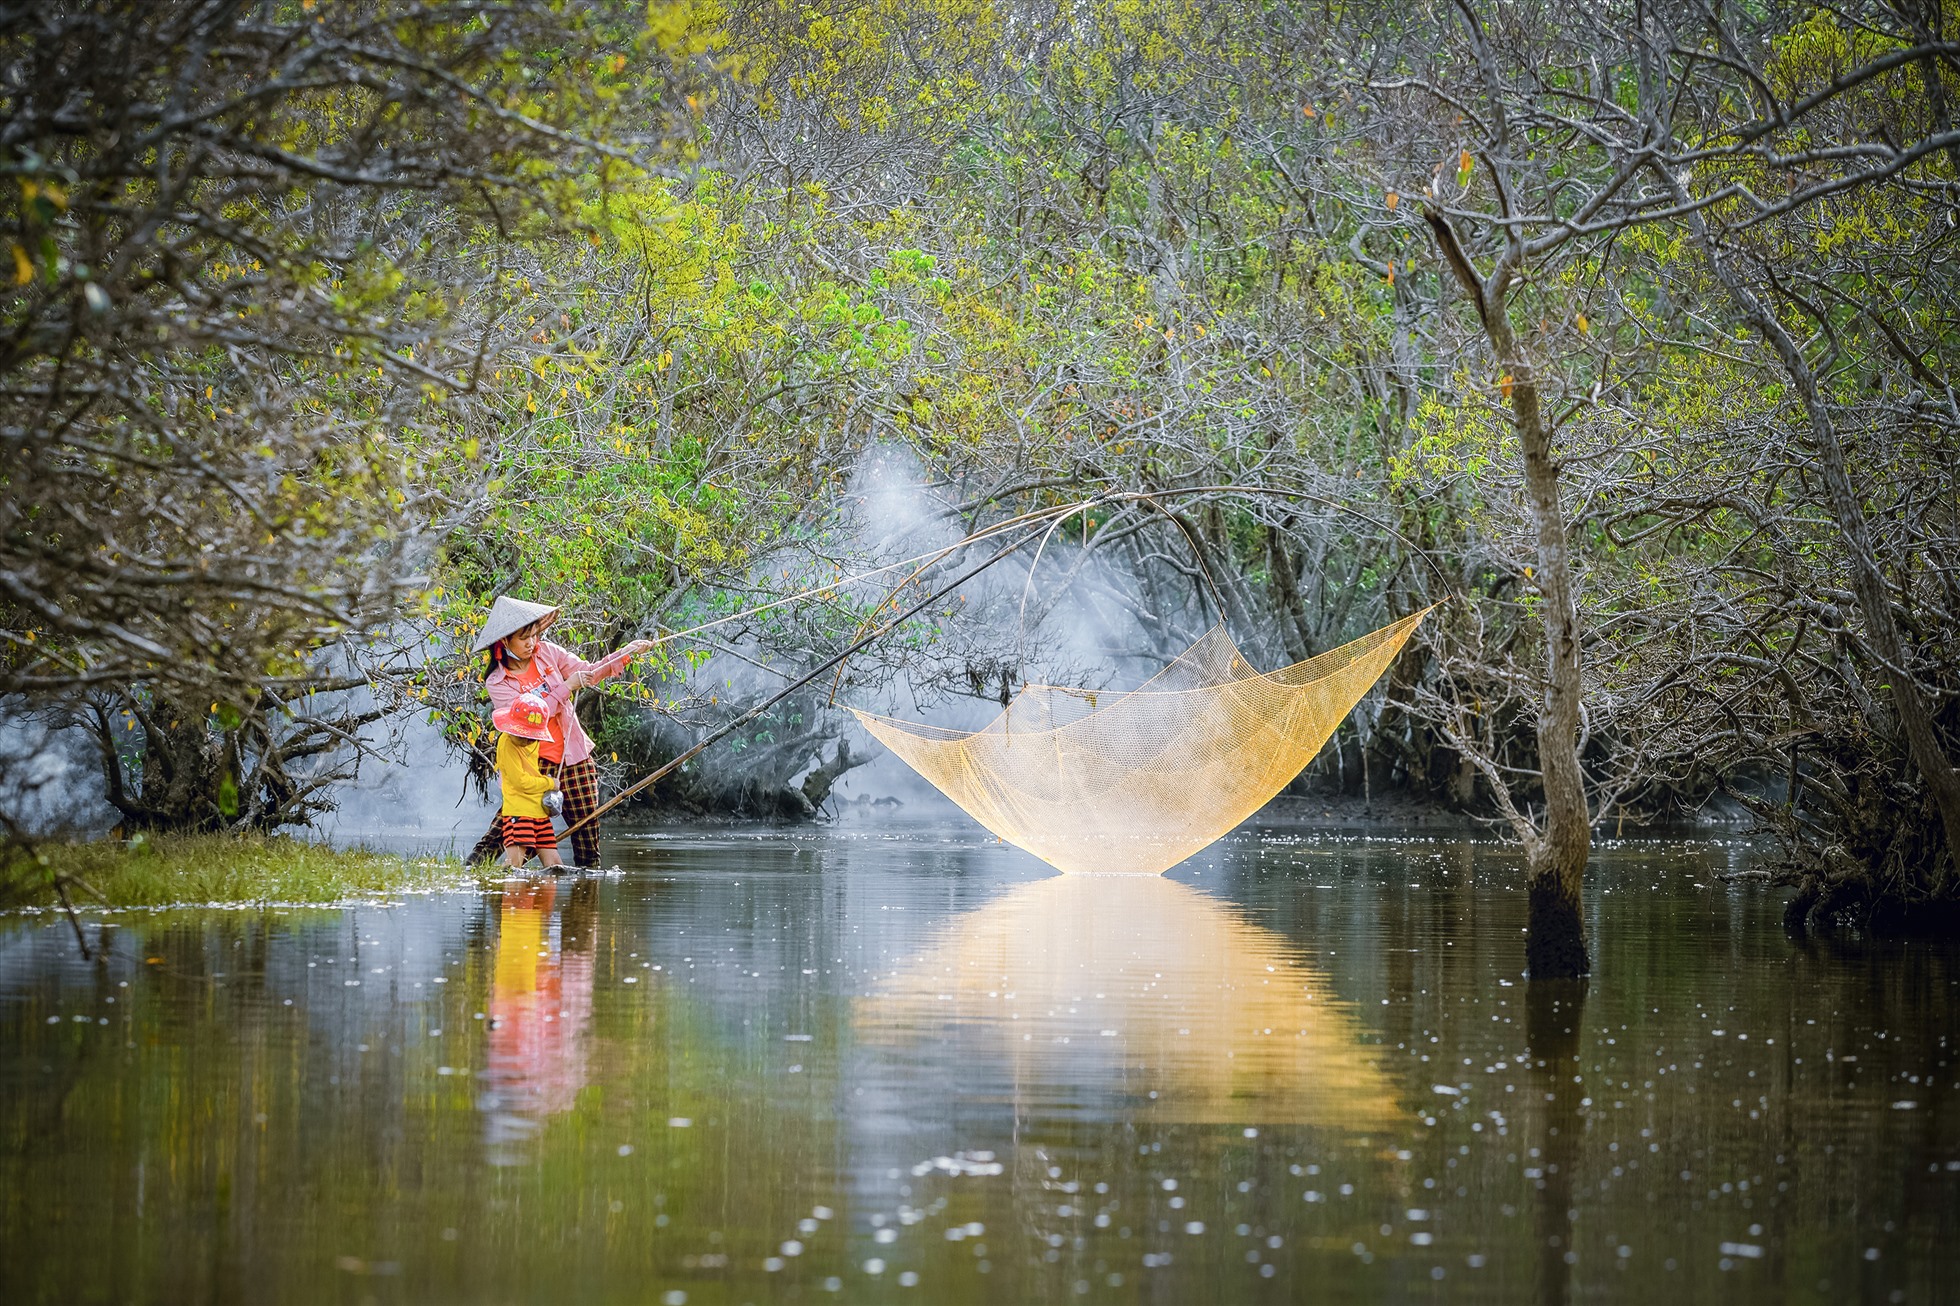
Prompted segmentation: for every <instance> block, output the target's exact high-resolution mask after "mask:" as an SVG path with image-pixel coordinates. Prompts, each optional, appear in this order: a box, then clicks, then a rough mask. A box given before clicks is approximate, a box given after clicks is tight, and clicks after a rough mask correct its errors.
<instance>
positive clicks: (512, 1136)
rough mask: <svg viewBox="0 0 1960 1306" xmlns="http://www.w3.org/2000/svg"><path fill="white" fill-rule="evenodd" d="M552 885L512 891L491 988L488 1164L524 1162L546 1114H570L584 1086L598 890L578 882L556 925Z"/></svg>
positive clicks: (502, 908) (504, 902)
mask: <svg viewBox="0 0 1960 1306" xmlns="http://www.w3.org/2000/svg"><path fill="white" fill-rule="evenodd" d="M557 894H558V884H557V881H556V880H551V879H544V880H530V881H524V882H522V883H515V884H513V885H511V886H507V887H506V888H505V890H504V892H503V894H502V895H501V902H500V905H499V911H498V924H497V942H496V953H495V963H494V965H493V967H492V973H491V983H490V1004H489V1017H490V1054H489V1066H488V1068H487V1070H486V1071H485V1079H486V1080H487V1089H486V1091H485V1093H484V1095H483V1111H484V1116H485V1138H486V1141H487V1142H488V1144H489V1150H490V1160H491V1162H492V1164H499V1165H501V1164H509V1163H511V1162H513V1161H516V1160H517V1159H519V1158H518V1157H517V1155H516V1154H515V1153H516V1152H517V1150H518V1149H519V1145H520V1144H522V1143H523V1142H524V1141H526V1140H528V1139H529V1138H530V1137H531V1136H532V1135H534V1134H535V1133H536V1132H537V1130H538V1128H539V1127H540V1126H541V1125H542V1124H543V1123H544V1117H546V1116H548V1115H552V1114H555V1113H558V1112H562V1111H569V1110H570V1109H571V1108H572V1106H573V1105H574V1103H575V1102H576V1101H577V1099H578V1092H579V1089H581V1088H583V1087H584V1086H585V1082H586V1047H585V1043H586V1033H587V1030H588V1028H589V1026H590V1025H591V1023H592V952H593V947H592V944H593V936H594V926H595V921H594V915H595V911H596V907H597V897H598V885H597V883H596V882H594V881H589V880H586V881H581V882H579V883H578V884H576V885H574V886H573V888H572V892H571V900H570V901H569V902H568V903H567V904H566V906H565V909H564V913H563V916H562V918H561V919H560V920H558V921H557V922H555V924H556V925H557V929H556V930H555V931H554V929H553V928H552V927H553V925H554V921H553V918H552V907H553V904H554V902H555V900H556V898H557Z"/></svg>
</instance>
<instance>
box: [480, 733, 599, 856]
mask: <svg viewBox="0 0 1960 1306" xmlns="http://www.w3.org/2000/svg"><path fill="white" fill-rule="evenodd" d="M538 769H539V770H540V771H543V772H544V773H545V774H546V775H549V776H556V777H557V778H558V791H559V792H560V793H562V794H564V795H565V823H566V824H567V825H570V824H572V823H573V822H576V821H578V820H579V819H581V818H582V817H585V816H588V815H590V814H591V813H592V812H594V811H596V810H597V809H598V806H599V768H598V767H597V766H595V765H593V763H592V759H591V758H589V757H588V758H586V759H585V760H584V761H583V762H574V763H572V764H571V765H570V766H565V765H564V764H562V763H559V762H540V763H539V764H538ZM503 852H504V814H503V813H502V812H498V813H497V814H496V815H495V816H493V817H491V818H490V829H489V830H488V831H486V832H485V833H484V836H483V837H482V838H481V839H478V840H477V841H476V847H474V848H472V849H470V856H469V860H470V862H471V863H472V864H474V863H477V862H487V861H493V860H495V859H496V858H498V857H501V856H503ZM572 863H573V865H576V866H597V865H598V864H599V823H598V822H597V821H594V822H592V823H591V824H590V825H588V826H586V827H585V828H584V829H582V830H580V831H578V832H577V833H576V834H574V835H573V836H572Z"/></svg>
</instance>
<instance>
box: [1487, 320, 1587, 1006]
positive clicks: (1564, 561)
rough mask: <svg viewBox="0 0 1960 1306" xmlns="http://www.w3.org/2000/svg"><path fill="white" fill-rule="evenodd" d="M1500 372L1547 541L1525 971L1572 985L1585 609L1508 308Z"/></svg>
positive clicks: (1582, 868) (1497, 323) (1554, 469)
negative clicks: (1538, 787)
mask: <svg viewBox="0 0 1960 1306" xmlns="http://www.w3.org/2000/svg"><path fill="white" fill-rule="evenodd" d="M1484 328H1485V331H1486V332H1487V333H1488V334H1489V336H1490V342H1491V345H1492V346H1493V347H1494V349H1495V350H1496V353H1497V362H1498V366H1499V367H1501V368H1503V369H1504V372H1505V374H1506V375H1507V376H1509V377H1510V382H1509V385H1510V390H1511V418H1512V425H1513V426H1514V427H1515V428H1516V429H1517V433H1518V447H1519V449H1520V450H1521V451H1522V452H1523V454H1524V483H1525V498H1526V501H1527V502H1528V503H1529V505H1530V511H1531V524H1532V527H1533V529H1534V530H1535V531H1536V533H1537V537H1538V569H1537V571H1538V574H1537V575H1536V576H1535V577H1534V578H1533V579H1534V580H1535V581H1536V582H1537V585H1538V592H1539V594H1540V595H1541V596H1542V597H1543V599H1544V603H1543V605H1542V608H1541V610H1542V612H1543V614H1544V623H1545V701H1544V703H1543V704H1542V705H1541V706H1540V707H1539V709H1538V770H1539V773H1540V775H1541V776H1542V777H1543V783H1544V786H1545V824H1544V828H1543V829H1542V830H1541V831H1539V833H1538V836H1537V837H1536V838H1535V839H1533V840H1531V841H1530V842H1529V843H1528V844H1527V845H1526V859H1525V860H1526V888H1527V889H1528V891H1529V916H1528V917H1527V924H1528V927H1529V932H1528V933H1527V935H1526V937H1525V948H1524V952H1525V968H1526V971H1527V973H1528V974H1529V975H1530V977H1531V978H1532V979H1570V978H1574V977H1576V976H1580V975H1584V974H1586V973H1587V972H1588V971H1589V970H1591V963H1590V961H1589V959H1588V958H1587V955H1586V929H1585V918H1584V916H1582V915H1581V914H1580V909H1579V889H1580V885H1581V884H1582V883H1583V882H1584V880H1585V874H1586V859H1587V858H1588V857H1589V856H1590V855H1591V854H1592V816H1591V813H1590V812H1589V810H1588V809H1587V806H1586V780H1585V775H1584V774H1583V773H1582V772H1581V771H1580V769H1579V696H1580V693H1581V683H1582V682H1581V680H1580V675H1579V609H1578V605H1577V602H1576V600H1575V598H1574V596H1573V592H1572V554H1571V550H1570V549H1569V548H1568V546H1567V544H1566V538H1565V513H1564V511H1563V509H1562V508H1561V507H1560V504H1559V468H1558V462H1557V460H1556V459H1554V458H1553V457H1552V433H1551V430H1550V428H1549V427H1548V426H1547V425H1546V423H1545V414H1544V409H1543V407H1542V406H1541V404H1540V402H1539V395H1538V383H1537V380H1536V378H1535V377H1534V376H1533V375H1532V371H1531V365H1530V363H1529V362H1527V361H1526V360H1525V358H1524V355H1523V353H1522V351H1520V350H1519V348H1518V341H1517V337H1516V335H1514V334H1513V333H1512V331H1511V324H1510V323H1509V322H1508V321H1506V320H1505V317H1504V313H1503V309H1502V307H1501V306H1499V307H1498V308H1497V309H1495V310H1493V311H1492V312H1491V314H1490V316H1489V318H1488V320H1486V322H1485V324H1484Z"/></svg>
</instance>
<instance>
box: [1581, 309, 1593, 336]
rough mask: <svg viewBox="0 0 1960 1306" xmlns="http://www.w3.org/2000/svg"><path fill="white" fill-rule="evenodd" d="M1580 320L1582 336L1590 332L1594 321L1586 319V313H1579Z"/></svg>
mask: <svg viewBox="0 0 1960 1306" xmlns="http://www.w3.org/2000/svg"><path fill="white" fill-rule="evenodd" d="M1578 320H1579V334H1580V335H1582V336H1583V335H1586V334H1588V333H1589V332H1590V331H1591V330H1592V323H1590V322H1588V321H1586V315H1585V314H1584V313H1581V314H1579V319H1578Z"/></svg>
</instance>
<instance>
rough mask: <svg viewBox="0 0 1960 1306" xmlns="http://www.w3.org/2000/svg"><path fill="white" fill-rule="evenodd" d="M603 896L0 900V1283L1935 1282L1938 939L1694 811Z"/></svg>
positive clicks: (790, 863) (716, 861) (1942, 1044)
mask: <svg viewBox="0 0 1960 1306" xmlns="http://www.w3.org/2000/svg"><path fill="white" fill-rule="evenodd" d="M607 851H608V860H613V859H616V860H617V861H618V862H619V863H620V865H621V866H622V867H623V868H624V870H623V871H622V872H621V873H619V874H616V875H608V876H600V877H589V878H581V879H576V880H560V881H556V882H554V881H550V880H531V881H519V882H513V883H511V884H510V885H508V886H507V887H506V888H505V889H504V890H503V891H502V892H500V893H494V894H490V895H487V896H485V895H477V894H452V895H444V896H438V897H431V898H416V899H410V900H408V901H406V902H404V903H401V904H398V905H392V906H373V907H355V908H349V909H345V910H306V909H291V910H281V909H263V910H260V909H255V910H249V911H220V910H210V911H173V912H166V913H157V914H147V913H121V914H117V915H114V916H111V917H109V918H107V919H108V920H109V922H110V928H109V930H108V933H107V944H108V948H107V954H106V956H104V957H102V958H100V959H98V960H96V961H93V962H85V961H82V960H81V959H80V958H79V956H78V954H77V953H76V951H75V948H74V944H73V940H72V939H71V937H70V936H69V934H68V932H67V929H66V926H65V925H63V924H61V923H60V922H58V921H55V920H52V919H50V918H47V917H25V918H22V917H15V918H4V919H0V1127H4V1131H5V1133H4V1145H3V1146H0V1203H3V1204H4V1208H3V1211H0V1247H3V1248H4V1254H0V1301H5V1302H9V1303H13V1302H22V1303H25V1302H62V1303H68V1302H171V1303H175V1302H192V1301H196V1302H254V1303H256V1302H284V1301H296V1302H311V1301H329V1302H343V1301H344V1302H349V1303H353V1302H364V1301H374V1302H417V1303H421V1302H485V1303H501V1302H545V1301H552V1302H556V1301H570V1300H577V1301H586V1302H635V1303H641V1302H662V1303H682V1302H687V1303H724V1302H725V1303H742V1302H754V1303H765V1302H785V1301H807V1302H823V1301H833V1300H838V1301H873V1302H884V1301H895V1302H907V1301H911V1302H919V1303H928V1302H931V1303H940V1302H960V1301H974V1302H979V1301H987V1302H1064V1301H1067V1302H1075V1301H1103V1302H1165V1303H1185V1302H1213V1301H1217V1302H1234V1301H1253V1302H1260V1301H1273V1302H1279V1301H1343V1300H1390V1301H1429V1300H1436V1301H1444V1300H1450V1301H1456V1300H1471V1301H1490V1302H1520V1301H1542V1302H1563V1301H1580V1300H1625V1301H1666V1300H1670V1299H1680V1300H1696V1301H1716V1300H1719V1301H1722V1302H1724V1303H1749V1302H1811V1301H1820V1302H1821V1301H1833V1302H1836V1301H1861V1302H1862V1301H1912V1302H1934V1301H1941V1300H1953V1299H1955V1298H1956V1296H1957V1295H1960V1289H1956V1288H1955V1286H1954V1285H1955V1283H1956V1281H1960V1105H1957V1104H1956V1097H1955V1094H1956V1090H1957V1089H1960V1082H1956V1081H1960V1069H1956V1065H1955V1060H1956V1039H1957V1038H1960V1016H1956V1015H1955V1011H1954V1004H1953V1002H1952V999H1953V997H1954V993H1955V981H1956V978H1960V966H1957V965H1956V962H1960V954H1957V953H1956V952H1955V951H1954V950H1952V949H1943V948H1937V947H1928V946H1889V945H1888V946H1883V947H1863V948H1854V949H1849V950H1846V949H1843V948H1839V949H1834V950H1821V949H1816V950H1812V949H1805V948H1802V947H1798V946H1793V945H1792V944H1791V943H1790V942H1789V941H1788V940H1787V939H1786V938H1785V937H1784V936H1783V934H1782V933H1781V932H1780V930H1779V928H1778V925H1777V916H1778V910H1779V907H1780V900H1779V899H1777V898H1776V897H1775V896H1773V895H1768V894H1764V893H1762V892H1761V891H1758V890H1753V889H1736V888H1730V887H1727V886H1725V885H1724V884H1722V883H1721V882H1720V881H1719V880H1718V879H1717V878H1716V877H1717V876H1719V875H1720V874H1721V873H1722V872H1724V871H1726V870H1728V869H1731V868H1732V867H1734V866H1737V865H1741V864H1744V863H1745V862H1746V858H1747V852H1746V850H1744V849H1742V848H1740V847H1739V846H1737V845H1732V844H1730V843H1727V842H1725V841H1712V842H1711V841H1701V842H1693V843H1661V842H1650V843H1631V842H1629V843H1626V844H1621V845H1614V846H1609V847H1608V848H1607V849H1606V850H1604V851H1603V852H1602V853H1601V854H1600V856H1599V857H1598V859H1597V862H1596V871H1595V874H1594V877H1593V880H1592V883H1591V884H1590V886H1589V890H1588V902H1589V907H1590V910H1591V913H1592V915H1591V928H1592V930H1593V937H1594V942H1595V956H1596V965H1597V975H1596V977H1595V978H1594V979H1593V981H1592V982H1591V984H1590V986H1589V987H1587V988H1585V989H1570V988H1552V989H1547V987H1546V986H1543V985H1538V986H1530V987H1527V986H1526V985H1525V984H1524V983H1523V981H1522V977H1521V976H1520V975H1519V973H1518V967H1519V965H1520V962H1521V956H1522V946H1521V935H1520V931H1521V928H1522V925H1523V915H1524V903H1523V894H1522V892H1521V891H1520V890H1519V888H1518V884H1519V872H1518V869H1517V866H1516V863H1515V860H1514V859H1513V858H1512V856H1511V855H1510V854H1509V853H1507V852H1506V851H1504V850H1502V849H1499V848H1494V847H1488V846H1475V845H1472V844H1470V843H1467V842H1461V841H1456V840H1451V839H1432V838H1429V837H1426V836H1423V835H1420V834H1413V835H1411V836H1410V837H1406V838H1388V837H1380V836H1376V837H1372V838H1358V837H1353V836H1343V835H1336V834H1330V833H1324V832H1323V833H1315V832H1313V831H1311V830H1305V829H1272V830H1267V831H1263V832H1248V833H1242V834H1241V835H1239V836H1235V837H1234V838H1233V839H1232V840H1230V841H1228V842H1227V843H1224V844H1221V845H1219V846H1217V847H1215V848H1214V849H1212V850H1211V851H1210V852H1209V853H1207V854H1206V855H1205V856H1203V857H1201V858H1199V859H1197V860H1195V861H1194V862H1191V863H1187V864H1186V865H1185V866H1183V867H1181V868H1179V869H1178V870H1176V871H1174V872H1172V873H1171V874H1170V875H1168V876H1166V877H1164V878H1161V879H1158V878H1151V879H1137V878H1131V877H1116V876H1078V877H1058V876H1053V875H1049V874H1045V873H1044V871H1043V868H1041V867H1040V866H1039V865H1038V864H1036V863H1034V862H1033V861H1032V860H1030V859H1028V858H1026V857H1024V856H1023V855H1021V854H1019V853H1017V852H1015V851H1013V850H1011V849H1008V848H1005V847H1003V846H1000V845H995V844H992V843H990V842H982V841H981V840H979V839H976V838H971V837H968V836H966V835H965V834H961V833H955V834H951V835H949V834H947V833H946V832H945V831H943V830H936V829H934V830H927V829H907V828H904V827H896V826H878V825H871V824H861V825H854V826H853V825H847V826H845V827H843V828H841V829H839V830H835V831H830V832H821V833H800V832H799V833H796V834H784V833H781V832H772V833H768V834H762V835H758V834H756V833H754V832H710V833H698V834H685V835H683V834H674V833H671V832H670V833H663V834H659V835H644V836H631V835H622V836H620V837H617V838H615V839H613V840H612V842H611V844H610V846H609V848H608V850H607Z"/></svg>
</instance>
